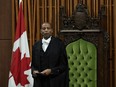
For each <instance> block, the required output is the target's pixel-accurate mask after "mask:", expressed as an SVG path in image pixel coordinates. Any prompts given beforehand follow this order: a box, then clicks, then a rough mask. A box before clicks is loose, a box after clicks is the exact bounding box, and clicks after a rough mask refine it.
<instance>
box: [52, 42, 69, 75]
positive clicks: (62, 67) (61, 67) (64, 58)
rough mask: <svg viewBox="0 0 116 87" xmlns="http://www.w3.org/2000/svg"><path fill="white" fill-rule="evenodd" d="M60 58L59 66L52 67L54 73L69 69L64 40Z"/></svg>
mask: <svg viewBox="0 0 116 87" xmlns="http://www.w3.org/2000/svg"><path fill="white" fill-rule="evenodd" d="M59 59H60V64H59V66H57V67H54V68H52V69H51V70H52V74H53V75H58V74H60V73H62V72H64V71H65V70H67V69H68V60H67V54H66V48H65V46H64V43H63V42H62V43H61V46H60V56H59Z"/></svg>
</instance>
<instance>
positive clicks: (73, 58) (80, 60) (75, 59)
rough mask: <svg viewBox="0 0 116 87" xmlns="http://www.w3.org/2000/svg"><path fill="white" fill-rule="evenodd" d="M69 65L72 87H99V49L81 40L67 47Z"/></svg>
mask: <svg viewBox="0 0 116 87" xmlns="http://www.w3.org/2000/svg"><path fill="white" fill-rule="evenodd" d="M66 51H67V56H68V63H69V79H70V83H69V85H70V87H97V49H96V46H95V45H94V44H92V43H90V42H88V41H86V40H83V39H79V40H77V41H74V42H72V43H70V44H68V45H67V47H66Z"/></svg>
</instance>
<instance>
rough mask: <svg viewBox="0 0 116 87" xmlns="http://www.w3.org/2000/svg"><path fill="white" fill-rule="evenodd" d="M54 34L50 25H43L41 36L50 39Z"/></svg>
mask: <svg viewBox="0 0 116 87" xmlns="http://www.w3.org/2000/svg"><path fill="white" fill-rule="evenodd" d="M52 33H53V30H52V28H51V25H50V24H49V23H43V24H42V29H41V34H42V35H43V37H44V38H45V39H48V38H49V37H50V36H51V35H52Z"/></svg>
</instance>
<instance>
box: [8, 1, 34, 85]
mask: <svg viewBox="0 0 116 87" xmlns="http://www.w3.org/2000/svg"><path fill="white" fill-rule="evenodd" d="M30 65H31V61H30V53H29V46H28V39H27V32H26V29H25V21H24V15H23V9H22V2H20V7H19V13H18V21H17V26H16V35H15V41H14V44H13V52H12V61H11V67H10V73H9V81H8V87H33V78H32V75H31V66H30Z"/></svg>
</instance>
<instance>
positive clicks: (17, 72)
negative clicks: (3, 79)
mask: <svg viewBox="0 0 116 87" xmlns="http://www.w3.org/2000/svg"><path fill="white" fill-rule="evenodd" d="M12 57H13V58H12V59H13V60H12V63H11V73H12V76H13V77H14V80H15V84H16V85H18V84H19V83H20V84H21V85H22V86H24V85H25V84H28V83H29V81H28V80H27V77H28V76H27V75H25V74H24V72H25V71H26V70H28V69H30V66H29V64H30V58H27V57H25V54H24V57H23V58H22V59H21V52H20V49H19V48H18V49H17V50H16V51H15V52H13V55H12Z"/></svg>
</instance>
